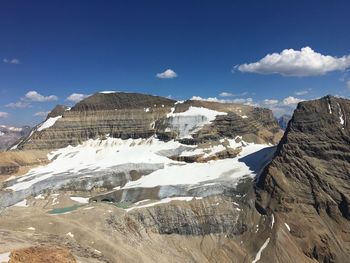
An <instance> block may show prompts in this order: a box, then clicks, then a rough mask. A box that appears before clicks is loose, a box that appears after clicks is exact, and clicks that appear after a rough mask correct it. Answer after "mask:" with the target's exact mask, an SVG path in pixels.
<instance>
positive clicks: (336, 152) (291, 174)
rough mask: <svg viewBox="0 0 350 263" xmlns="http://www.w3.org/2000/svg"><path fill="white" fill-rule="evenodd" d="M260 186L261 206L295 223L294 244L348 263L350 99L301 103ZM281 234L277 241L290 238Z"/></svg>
mask: <svg viewBox="0 0 350 263" xmlns="http://www.w3.org/2000/svg"><path fill="white" fill-rule="evenodd" d="M256 190H257V194H258V201H257V208H258V210H259V211H261V212H262V213H268V214H271V213H273V214H274V215H275V218H277V221H279V222H280V223H281V225H282V228H283V222H284V223H285V224H286V226H287V225H288V226H289V228H290V236H289V237H290V239H289V241H288V242H289V246H295V245H296V246H298V247H299V248H300V251H302V253H303V254H304V255H306V256H307V257H308V258H311V259H316V260H318V261H319V262H347V261H348V259H349V255H350V212H349V211H350V101H349V100H345V99H340V98H335V97H331V96H327V97H324V98H322V99H319V100H314V101H307V102H302V103H300V104H299V105H298V107H297V109H296V110H295V112H294V115H293V118H292V120H291V122H290V123H289V125H288V128H287V130H286V133H285V135H284V137H283V138H282V140H281V142H280V144H279V145H278V149H277V151H276V155H275V158H274V159H273V161H272V162H271V164H270V165H269V166H268V167H267V168H266V170H265V172H264V173H263V174H262V175H261V177H260V178H259V180H258V182H257V189H256ZM284 229H286V227H284ZM278 235H279V237H278ZM281 236H282V235H281V234H280V233H279V231H278V230H276V231H275V238H276V240H275V241H276V243H278V242H281V243H283V242H287V241H286V239H284V240H282V239H283V238H281ZM280 245H281V244H280ZM284 245H285V244H284ZM277 250H278V248H275V253H277Z"/></svg>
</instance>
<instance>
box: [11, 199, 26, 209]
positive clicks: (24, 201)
mask: <svg viewBox="0 0 350 263" xmlns="http://www.w3.org/2000/svg"><path fill="white" fill-rule="evenodd" d="M13 206H17V207H28V205H27V199H24V200H22V201H20V202H18V203H17V204H14V205H13Z"/></svg>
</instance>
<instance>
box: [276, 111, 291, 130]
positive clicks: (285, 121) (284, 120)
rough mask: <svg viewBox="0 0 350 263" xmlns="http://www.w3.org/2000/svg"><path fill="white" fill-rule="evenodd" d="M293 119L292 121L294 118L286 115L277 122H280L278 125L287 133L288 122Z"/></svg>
mask: <svg viewBox="0 0 350 263" xmlns="http://www.w3.org/2000/svg"><path fill="white" fill-rule="evenodd" d="M291 119H292V116H290V115H288V114H284V115H282V116H281V117H279V118H278V119H277V122H278V125H279V126H280V128H281V129H282V130H284V131H285V130H286V129H287V126H288V122H289V121H290V120H291Z"/></svg>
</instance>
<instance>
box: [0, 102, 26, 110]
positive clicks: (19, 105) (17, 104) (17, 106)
mask: <svg viewBox="0 0 350 263" xmlns="http://www.w3.org/2000/svg"><path fill="white" fill-rule="evenodd" d="M5 107H8V108H13V109H24V108H29V107H31V104H30V103H28V102H24V101H17V102H11V103H9V104H7V105H5Z"/></svg>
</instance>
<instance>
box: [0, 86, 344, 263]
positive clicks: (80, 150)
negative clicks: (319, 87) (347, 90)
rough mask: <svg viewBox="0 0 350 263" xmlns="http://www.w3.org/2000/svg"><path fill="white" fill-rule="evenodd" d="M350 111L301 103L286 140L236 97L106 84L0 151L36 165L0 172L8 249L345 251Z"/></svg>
mask: <svg viewBox="0 0 350 263" xmlns="http://www.w3.org/2000/svg"><path fill="white" fill-rule="evenodd" d="M349 116H350V101H349V100H345V99H340V98H335V97H331V96H327V97H324V98H321V99H319V100H314V101H305V102H301V103H299V105H298V107H297V109H296V110H295V112H294V114H293V117H292V119H291V121H290V122H289V124H288V127H287V129H286V131H285V133H284V135H283V137H282V132H281V130H280V128H279V127H278V124H277V122H276V120H275V118H274V117H273V115H272V112H271V111H270V110H267V109H261V108H256V107H252V106H247V105H241V104H226V103H216V102H205V101H195V100H188V101H173V100H169V99H167V98H162V97H157V96H150V95H144V94H134V93H105V92H104V93H97V94H94V95H92V96H91V97H89V98H87V99H85V100H83V101H81V102H80V103H78V104H76V105H75V106H74V107H72V108H71V109H69V108H67V107H64V106H59V107H56V108H55V109H54V110H53V111H52V112H51V113H50V114H49V116H48V118H47V119H46V120H45V121H44V122H43V123H41V124H39V125H37V126H36V127H34V128H33V130H32V132H31V134H30V135H28V136H27V137H26V138H24V139H23V140H22V141H21V142H20V143H19V144H18V146H17V149H15V150H11V151H8V152H6V153H1V155H0V157H1V158H0V160H1V159H3V156H7V158H8V160H9V161H8V163H10V162H11V161H12V160H14V159H16V163H17V164H18V165H19V167H20V168H22V169H23V168H24V167H26V166H27V165H30V167H32V169H31V170H29V171H26V172H23V173H19V172H18V171H15V172H13V171H12V170H11V169H2V171H3V172H2V175H0V180H1V178H6V180H3V182H2V185H1V186H0V207H2V209H1V208H0V231H1V233H2V240H1V241H2V247H1V250H0V255H1V253H5V252H6V253H8V255H11V256H13V257H24V256H27V255H32V256H33V257H37V255H43V254H45V255H52V258H55V257H61V258H62V257H64V258H67V259H69V260H73V261H67V262H74V260H76V261H77V262H79V261H80V262H254V263H256V262H278V263H282V262H283V263H285V262H287V263H288V262H301V263H304V262H310V263H311V262H346V261H347V258H348V256H349V255H350V252H349V251H350V250H349V241H350V240H349V236H350V235H349V231H350V229H349V227H350V224H349V220H350V219H349V208H350V207H349V200H350V199H349V189H350V185H349V184H350V180H349V171H350V167H349V156H350V155H349V151H350V150H349V149H350V148H349V142H350V139H349V138H350V137H349V129H350V128H349V125H348V121H349ZM281 138H282V139H281ZM34 153H35V154H36V155H35V157H33V156H34ZM47 153H48V155H47V159H46V160H43V159H40V157H42V156H43V155H46V154H47ZM5 154H6V155H5ZM29 157H30V158H29ZM35 160H41V161H40V164H41V165H40V166H39V164H38V163H35ZM0 167H1V162H0ZM6 167H8V166H6V165H5V166H3V168H6ZM11 172H12V175H11V174H10V173H11ZM9 176H10V177H9ZM1 210H2V212H1ZM33 233H35V234H33ZM14 240H15V241H14ZM18 244H22V245H18ZM23 244H25V245H23ZM38 244H41V245H38ZM53 248H57V249H56V250H55V249H53ZM57 254H58V255H57Z"/></svg>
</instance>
